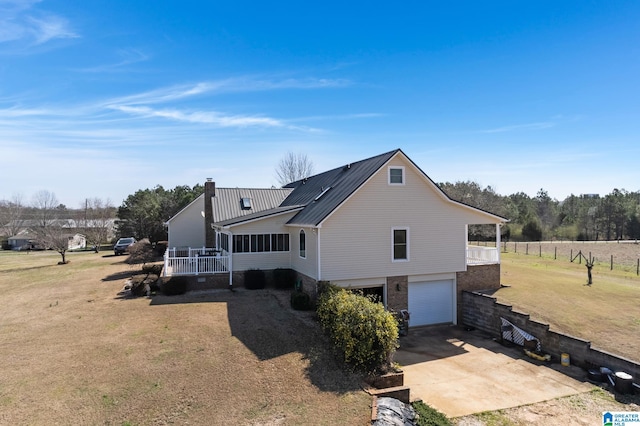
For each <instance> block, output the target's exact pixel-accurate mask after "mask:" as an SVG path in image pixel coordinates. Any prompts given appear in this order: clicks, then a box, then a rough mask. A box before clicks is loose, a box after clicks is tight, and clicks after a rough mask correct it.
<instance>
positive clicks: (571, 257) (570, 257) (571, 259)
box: [569, 249, 573, 263]
mask: <svg viewBox="0 0 640 426" xmlns="http://www.w3.org/2000/svg"><path fill="white" fill-rule="evenodd" d="M569 262H571V263H573V249H571V254H570V255H569Z"/></svg>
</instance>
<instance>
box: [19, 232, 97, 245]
mask: <svg viewBox="0 0 640 426" xmlns="http://www.w3.org/2000/svg"><path fill="white" fill-rule="evenodd" d="M67 238H68V239H69V245H68V248H69V250H77V249H83V248H85V247H86V246H87V240H86V238H85V236H84V235H82V234H72V233H69V234H68V235H67ZM8 244H9V248H10V249H11V250H32V249H38V248H40V249H42V248H44V247H41V246H40V245H39V244H38V241H37V236H36V235H35V234H33V233H32V232H30V231H22V232H20V233H18V235H14V236H12V237H9V239H8Z"/></svg>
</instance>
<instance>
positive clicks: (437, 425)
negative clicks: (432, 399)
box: [411, 401, 453, 426]
mask: <svg viewBox="0 0 640 426" xmlns="http://www.w3.org/2000/svg"><path fill="white" fill-rule="evenodd" d="M411 406H412V407H413V409H414V410H415V411H416V414H417V415H418V419H417V421H416V425H417V426H452V425H453V423H451V422H450V421H449V419H447V416H445V415H444V414H442V413H441V412H440V411H438V410H436V409H435V408H433V407H430V406H428V405H427V404H425V403H424V402H422V401H414V402H412V403H411Z"/></svg>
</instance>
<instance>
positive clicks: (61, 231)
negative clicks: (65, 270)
mask: <svg viewBox="0 0 640 426" xmlns="http://www.w3.org/2000/svg"><path fill="white" fill-rule="evenodd" d="M65 225H66V226H65ZM34 232H35V234H36V240H37V242H38V244H39V245H41V246H42V247H44V248H46V249H52V250H55V251H57V252H58V253H59V254H60V256H62V262H60V263H59V264H60V265H64V264H66V263H67V259H66V253H67V250H69V239H70V238H71V234H70V232H69V228H68V224H65V223H63V222H62V221H60V220H56V221H54V222H52V223H50V224H49V225H47V226H44V227H38V228H35V229H34Z"/></svg>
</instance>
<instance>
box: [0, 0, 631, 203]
mask: <svg viewBox="0 0 640 426" xmlns="http://www.w3.org/2000/svg"><path fill="white" fill-rule="evenodd" d="M638 22H640V2H637V1H591V2H586V1H575V2H573V1H563V2H557V1H538V2H517V1H504V2H476V1H469V2H464V1H458V2H430V1H420V2H418V1H415V2H414V1H406V2H393V3H392V2H345V1H342V2H333V1H323V2H317V3H315V2H300V1H296V2H289V1H277V2H257V1H255V2H247V1H234V2H205V1H188V0H187V1H180V2H162V1H161V2H146V1H145V2H142V1H135V0H131V1H88V2H69V1H57V0H55V1H54V0H50V1H49V0H43V1H33V0H0V158H1V159H2V162H1V164H2V165H1V166H0V170H1V171H2V180H1V182H2V183H1V185H0V199H9V198H11V197H12V196H13V195H14V194H22V195H23V198H25V199H26V200H27V201H28V200H29V199H30V198H31V196H32V195H33V194H34V193H35V192H37V191H39V190H43V189H44V190H48V191H51V192H54V193H55V194H56V196H57V198H58V199H59V201H60V202H61V203H64V204H66V205H67V206H69V207H78V206H79V205H80V204H81V202H82V200H84V199H85V198H87V197H100V198H103V199H106V198H108V199H110V200H111V202H112V203H113V204H114V205H116V206H118V205H120V204H121V202H122V200H123V199H124V198H126V197H127V195H129V194H132V193H134V192H135V191H136V190H138V189H144V188H151V187H154V186H155V185H162V186H164V187H165V188H173V187H174V186H176V185H190V186H191V185H194V184H196V183H202V182H204V180H205V178H207V177H212V178H213V179H214V180H215V181H216V184H217V185H218V186H227V187H236V186H240V187H242V186H256V187H270V186H272V185H277V180H276V177H275V172H274V169H275V167H276V165H277V163H278V161H279V159H280V158H281V157H282V156H283V155H284V154H286V153H287V152H288V151H291V152H295V153H298V152H299V153H304V154H306V155H307V156H308V157H309V158H310V159H311V160H312V161H313V162H314V164H315V170H316V172H321V171H324V170H327V169H330V168H333V167H338V166H341V165H343V164H345V163H348V162H353V161H357V160H360V159H363V158H367V157H369V156H372V155H377V154H380V153H383V152H386V151H389V150H392V149H395V148H401V149H402V150H403V151H404V152H405V153H406V154H407V155H408V156H409V157H411V158H412V159H413V160H414V161H415V162H416V163H417V164H418V165H419V166H420V167H421V168H422V169H423V170H424V171H425V172H426V173H427V174H428V175H429V176H430V177H431V178H432V179H433V180H434V181H436V182H444V181H450V182H455V181H458V180H475V181H477V182H479V183H480V184H481V185H483V186H486V185H491V186H492V187H494V188H495V189H496V191H497V192H498V193H501V194H505V195H507V194H511V193H514V192H519V191H524V192H526V193H528V194H529V195H531V196H534V195H535V194H536V192H537V191H538V189H540V188H544V189H545V190H547V191H548V193H549V195H551V196H552V197H554V198H557V199H559V200H561V199H564V198H565V197H566V196H567V195H569V194H571V193H574V194H581V193H600V194H602V195H604V194H606V193H609V192H610V191H611V190H612V189H613V188H625V189H627V190H630V191H638V190H640V167H638V159H639V158H640V144H639V143H638V135H639V134H640V116H639V113H640V85H639V84H638V81H639V77H640V25H638Z"/></svg>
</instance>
